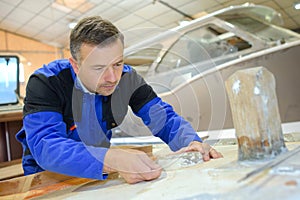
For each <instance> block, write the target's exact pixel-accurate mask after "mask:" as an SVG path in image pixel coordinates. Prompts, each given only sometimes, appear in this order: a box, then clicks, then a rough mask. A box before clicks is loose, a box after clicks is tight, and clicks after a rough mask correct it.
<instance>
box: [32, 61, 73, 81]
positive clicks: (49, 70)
mask: <svg viewBox="0 0 300 200" xmlns="http://www.w3.org/2000/svg"><path fill="white" fill-rule="evenodd" d="M63 71H71V74H74V73H73V69H72V66H71V63H70V62H69V60H67V59H59V60H54V61H52V62H50V63H48V64H45V65H43V67H41V68H39V69H37V70H36V71H35V72H34V74H43V75H44V76H46V77H51V76H58V75H59V74H60V73H62V72H63Z"/></svg>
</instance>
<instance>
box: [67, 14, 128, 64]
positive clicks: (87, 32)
mask: <svg viewBox="0 0 300 200" xmlns="http://www.w3.org/2000/svg"><path fill="white" fill-rule="evenodd" d="M117 39H121V41H122V43H123V44H124V37H123V35H122V33H121V32H120V31H119V30H118V28H117V27H116V26H114V25H113V24H112V23H111V22H110V21H108V20H105V19H102V18H101V17H100V16H92V17H86V18H83V19H82V20H80V21H79V22H78V24H77V25H76V26H75V28H74V29H73V30H72V32H71V34H70V51H71V54H72V56H73V58H74V59H75V60H77V61H79V60H78V59H80V58H79V57H78V56H79V55H80V48H81V45H82V44H83V43H85V44H91V45H100V44H101V45H107V44H110V43H112V42H114V41H116V40H117Z"/></svg>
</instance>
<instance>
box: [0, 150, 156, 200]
mask: <svg viewBox="0 0 300 200" xmlns="http://www.w3.org/2000/svg"><path fill="white" fill-rule="evenodd" d="M112 148H121V149H135V150H140V151H144V152H145V153H147V154H148V155H149V156H152V145H147V146H133V145H126V146H114V147H112ZM108 176H109V179H114V178H117V177H119V176H118V173H111V174H109V175H108ZM96 181H97V182H101V181H99V180H95V179H88V178H78V177H73V176H67V175H63V174H58V173H54V172H49V171H44V172H40V173H36V174H32V175H28V176H22V177H18V178H13V179H9V180H4V181H0V199H2V198H4V199H30V198H33V197H39V196H42V195H45V194H48V193H51V192H54V191H58V190H64V189H68V188H71V187H73V188H78V187H80V186H82V185H85V184H88V183H92V182H96ZM102 182H105V181H102Z"/></svg>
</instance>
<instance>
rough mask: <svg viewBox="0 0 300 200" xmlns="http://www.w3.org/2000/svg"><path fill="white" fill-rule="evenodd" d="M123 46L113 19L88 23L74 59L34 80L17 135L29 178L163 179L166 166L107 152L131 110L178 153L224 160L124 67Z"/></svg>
mask: <svg viewBox="0 0 300 200" xmlns="http://www.w3.org/2000/svg"><path fill="white" fill-rule="evenodd" d="M123 43H124V41H123V35H122V34H121V33H120V32H119V30H118V29H117V28H116V27H115V26H114V25H113V24H111V23H110V22H109V21H106V20H103V19H101V18H100V17H88V18H85V19H83V20H81V21H80V22H79V23H78V24H77V26H76V27H75V28H74V29H73V30H72V33H71V35H70V50H71V54H72V58H70V59H69V60H56V61H54V62H51V63H50V64H48V65H45V66H43V68H40V69H38V70H37V71H35V73H34V74H33V75H32V76H31V77H30V79H29V81H28V84H27V88H26V98H25V100H24V104H25V105H24V119H23V128H22V130H21V131H20V132H19V133H18V134H17V139H18V140H19V141H20V142H21V143H22V145H23V149H24V155H23V169H24V173H25V175H27V174H32V173H36V172H40V171H43V170H49V171H54V172H57V173H61V174H67V175H71V176H78V177H86V178H93V179H100V180H102V179H105V178H106V173H107V172H113V171H118V172H119V173H120V175H121V176H122V177H123V178H124V179H125V180H126V181H127V182H128V183H137V182H140V181H144V180H153V179H156V178H158V177H159V176H160V174H161V171H162V169H161V167H160V166H159V165H157V164H156V163H155V162H154V161H153V160H151V159H150V158H149V157H148V156H147V155H146V154H145V153H143V152H140V151H134V150H121V149H115V148H109V147H110V142H109V141H110V139H111V136H112V132H111V129H112V128H114V127H116V126H117V125H119V124H120V123H121V122H122V121H123V119H124V117H125V115H126V113H127V108H128V105H129V106H131V108H132V110H133V112H134V113H135V114H136V115H137V116H139V117H140V118H142V120H143V121H144V123H145V124H146V125H147V126H148V127H149V129H150V130H151V131H152V133H153V134H154V135H155V136H157V137H160V138H161V139H162V140H163V141H164V142H166V143H167V144H168V145H169V147H170V148H171V149H172V150H173V151H179V152H185V151H199V152H200V153H201V154H202V155H203V160H204V161H208V160H210V158H220V157H222V155H221V154H220V153H219V152H217V151H216V150H214V149H213V148H211V147H210V146H209V145H208V144H203V143H201V142H202V141H201V139H200V138H199V137H198V136H197V134H196V133H195V131H194V130H193V129H192V127H191V126H190V124H189V123H188V122H186V121H185V120H184V119H183V118H181V117H180V116H178V115H177V114H176V113H175V112H174V111H173V109H172V107H171V106H170V105H168V104H167V103H164V102H163V101H162V100H161V99H160V98H159V97H157V95H156V94H155V92H154V91H153V90H152V88H151V87H150V86H149V85H147V84H146V82H145V81H144V80H143V78H142V77H141V76H139V75H138V74H137V73H136V72H135V71H134V70H133V69H132V68H131V67H130V66H128V65H125V64H124V63H123V49H124V44H123Z"/></svg>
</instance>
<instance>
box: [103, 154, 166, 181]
mask: <svg viewBox="0 0 300 200" xmlns="http://www.w3.org/2000/svg"><path fill="white" fill-rule="evenodd" d="M103 171H104V172H116V171H117V172H119V174H120V175H121V176H122V177H123V178H124V179H125V181H126V182H127V183H138V182H141V181H149V180H153V179H156V178H158V177H159V176H160V174H161V172H162V168H161V167H160V166H159V165H157V164H156V163H155V162H154V161H153V160H151V159H150V157H149V156H147V154H146V153H145V152H142V151H138V150H133V149H109V150H108V151H107V153H106V156H105V159H104V168H103Z"/></svg>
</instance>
